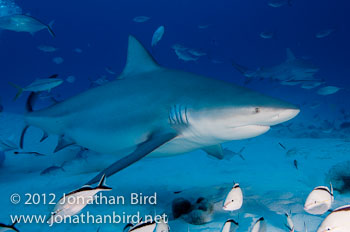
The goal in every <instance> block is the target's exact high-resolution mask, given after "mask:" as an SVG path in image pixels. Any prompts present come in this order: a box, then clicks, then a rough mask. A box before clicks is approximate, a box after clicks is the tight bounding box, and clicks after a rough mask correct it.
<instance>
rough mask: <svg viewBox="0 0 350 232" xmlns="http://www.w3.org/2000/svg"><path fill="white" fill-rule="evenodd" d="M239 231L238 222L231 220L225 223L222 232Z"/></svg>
mask: <svg viewBox="0 0 350 232" xmlns="http://www.w3.org/2000/svg"><path fill="white" fill-rule="evenodd" d="M237 229H238V222H236V221H235V220H233V219H229V220H227V221H226V222H225V224H224V226H223V227H222V230H221V232H235V231H236V230H237Z"/></svg>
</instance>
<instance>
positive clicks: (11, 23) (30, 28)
mask: <svg viewBox="0 0 350 232" xmlns="http://www.w3.org/2000/svg"><path fill="white" fill-rule="evenodd" d="M51 25H52V22H51V23H50V24H49V25H47V24H45V23H42V22H41V21H40V20H38V19H36V18H34V17H31V16H28V15H21V14H15V15H8V16H3V17H0V28H2V29H6V30H10V31H16V32H29V33H31V34H32V35H34V33H35V32H38V31H41V30H44V29H47V30H48V31H49V33H50V34H51V36H52V37H55V33H54V32H53V31H52V29H51Z"/></svg>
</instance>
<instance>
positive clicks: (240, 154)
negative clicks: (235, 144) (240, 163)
mask: <svg viewBox="0 0 350 232" xmlns="http://www.w3.org/2000/svg"><path fill="white" fill-rule="evenodd" d="M244 149H245V147H242V148H241V150H240V151H239V152H238V155H239V157H241V159H242V160H245V158H244V156H243V151H244Z"/></svg>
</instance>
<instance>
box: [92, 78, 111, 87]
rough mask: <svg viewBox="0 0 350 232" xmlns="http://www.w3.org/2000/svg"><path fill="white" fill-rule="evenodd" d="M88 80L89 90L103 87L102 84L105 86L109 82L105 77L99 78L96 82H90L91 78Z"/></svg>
mask: <svg viewBox="0 0 350 232" xmlns="http://www.w3.org/2000/svg"><path fill="white" fill-rule="evenodd" d="M89 80H90V88H91V87H94V86H100V85H104V84H107V83H108V82H109V80H108V78H107V77H106V76H101V77H100V78H98V79H96V80H92V79H91V78H89Z"/></svg>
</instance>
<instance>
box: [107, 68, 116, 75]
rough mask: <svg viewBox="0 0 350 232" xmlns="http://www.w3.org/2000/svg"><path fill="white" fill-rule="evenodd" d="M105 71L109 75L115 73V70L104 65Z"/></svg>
mask: <svg viewBox="0 0 350 232" xmlns="http://www.w3.org/2000/svg"><path fill="white" fill-rule="evenodd" d="M106 72H108V73H109V74H111V75H115V74H117V73H116V72H114V71H113V70H112V69H111V68H110V67H106Z"/></svg>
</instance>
